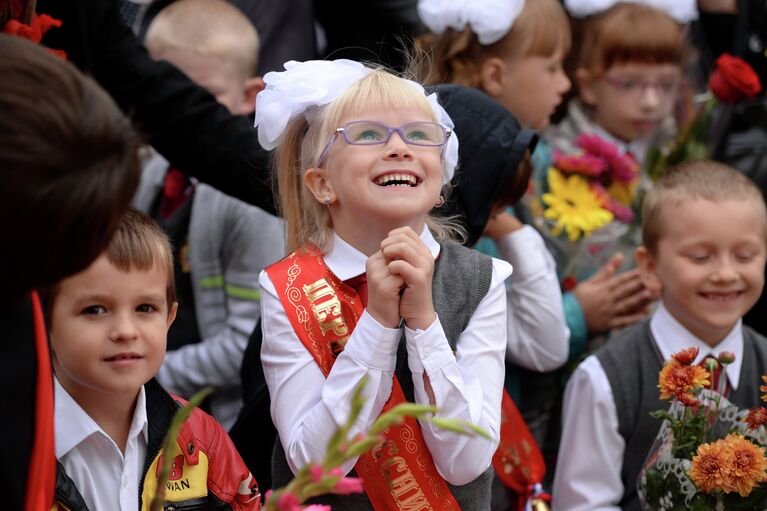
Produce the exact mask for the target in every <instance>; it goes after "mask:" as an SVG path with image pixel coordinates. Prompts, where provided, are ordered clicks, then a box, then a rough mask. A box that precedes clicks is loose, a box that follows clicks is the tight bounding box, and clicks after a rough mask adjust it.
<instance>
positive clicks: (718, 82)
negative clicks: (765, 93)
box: [708, 53, 762, 104]
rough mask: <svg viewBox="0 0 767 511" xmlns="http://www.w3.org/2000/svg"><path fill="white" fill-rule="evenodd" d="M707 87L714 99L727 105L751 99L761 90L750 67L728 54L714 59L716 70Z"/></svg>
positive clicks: (757, 78)
mask: <svg viewBox="0 0 767 511" xmlns="http://www.w3.org/2000/svg"><path fill="white" fill-rule="evenodd" d="M708 87H709V89H711V92H713V93H714V96H715V97H716V99H718V100H719V101H720V102H722V103H728V104H734V103H738V102H740V101H743V100H744V99H748V98H752V97H754V96H756V95H757V94H759V91H761V90H762V84H761V83H760V82H759V77H758V76H757V74H756V73H755V72H754V70H753V69H752V68H751V66H750V65H748V63H747V62H745V61H744V60H742V59H739V58H738V57H733V56H732V55H730V54H728V53H723V54H722V55H721V56H720V57H719V58H718V59H716V70H714V72H713V73H712V74H711V78H709V80H708Z"/></svg>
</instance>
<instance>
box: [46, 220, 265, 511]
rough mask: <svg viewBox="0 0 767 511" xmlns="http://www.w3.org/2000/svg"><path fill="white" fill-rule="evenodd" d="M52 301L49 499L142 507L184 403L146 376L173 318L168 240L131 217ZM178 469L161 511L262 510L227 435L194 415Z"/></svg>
mask: <svg viewBox="0 0 767 511" xmlns="http://www.w3.org/2000/svg"><path fill="white" fill-rule="evenodd" d="M47 306H48V308H49V310H50V340H51V352H52V355H53V367H54V371H55V374H56V378H55V382H54V384H55V403H56V408H55V430H56V457H57V458H58V461H59V476H58V481H57V492H56V499H57V501H58V502H59V503H60V504H62V505H63V506H65V507H66V509H69V510H71V511H79V510H85V509H110V510H111V509H114V510H121V511H127V510H138V509H140V510H142V511H145V510H148V509H149V505H150V502H151V498H152V497H153V495H154V491H155V490H156V488H157V482H158V481H157V477H158V473H159V472H158V465H159V451H160V447H161V444H162V441H163V439H164V436H165V434H166V432H167V430H168V427H169V425H170V421H171V419H172V417H173V415H174V413H175V412H176V411H177V410H178V409H179V407H180V402H178V401H177V400H175V399H174V398H173V397H172V396H170V395H169V394H168V393H167V392H165V390H163V388H162V387H161V386H160V385H159V384H158V383H157V382H156V381H155V380H153V379H152V378H153V377H154V375H155V374H156V373H157V371H158V370H159V369H160V365H161V364H162V360H163V356H164V355H165V342H166V335H167V332H168V328H169V327H170V325H171V323H172V322H173V319H174V318H175V316H176V303H175V287H174V279H173V256H172V251H171V248H170V244H169V243H168V239H167V237H166V236H165V234H164V233H163V232H162V230H161V228H160V227H159V226H158V225H157V224H155V223H154V222H153V221H152V220H151V219H150V218H149V217H147V216H146V215H144V214H143V213H140V212H138V211H135V210H129V211H128V212H127V213H126V214H125V216H124V217H123V218H122V220H121V222H120V224H119V226H118V228H117V232H116V233H115V235H114V237H113V238H112V240H111V241H110V243H109V246H108V247H107V249H106V250H105V251H104V252H103V253H102V254H101V255H100V256H99V257H98V258H97V259H96V260H95V261H94V262H93V264H91V265H90V266H89V267H88V268H86V269H85V270H83V271H82V272H80V273H78V274H76V275H74V276H72V277H69V278H66V279H64V280H62V281H61V282H59V283H58V284H56V285H55V286H53V288H52V289H50V290H48V292H47ZM173 463H174V464H173V468H172V471H171V474H170V476H169V478H170V482H169V484H168V486H167V488H166V491H165V506H168V507H171V506H180V507H183V506H185V505H187V506H188V505H189V504H192V503H193V502H194V503H197V505H200V506H204V507H206V508H208V507H211V508H212V507H215V508H216V509H231V510H246V509H252V510H257V509H259V508H260V495H259V493H258V486H257V485H256V482H255V480H254V479H253V477H252V476H251V475H250V472H248V469H247V468H246V467H245V464H244V463H243V462H242V459H241V458H240V456H239V455H238V454H237V451H236V450H235V449H234V446H233V445H232V443H231V440H229V437H228V436H227V434H226V432H225V431H224V430H223V429H222V428H221V426H220V425H219V424H218V423H217V422H216V421H215V420H214V419H213V418H212V417H210V416H209V415H207V414H205V413H204V412H202V411H201V410H199V409H196V410H194V411H193V412H192V415H191V416H190V418H189V419H188V420H187V421H186V422H185V423H184V426H183V427H182V429H181V432H180V433H179V437H178V443H177V446H176V453H175V455H174V462H173ZM174 482H175V483H174ZM137 497H138V499H137Z"/></svg>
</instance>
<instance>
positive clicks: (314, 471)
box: [309, 465, 323, 483]
mask: <svg viewBox="0 0 767 511" xmlns="http://www.w3.org/2000/svg"><path fill="white" fill-rule="evenodd" d="M309 473H310V474H311V476H312V481H313V482H315V483H319V482H320V481H321V480H322V475H323V473H322V467H320V466H319V465H312V466H311V467H309Z"/></svg>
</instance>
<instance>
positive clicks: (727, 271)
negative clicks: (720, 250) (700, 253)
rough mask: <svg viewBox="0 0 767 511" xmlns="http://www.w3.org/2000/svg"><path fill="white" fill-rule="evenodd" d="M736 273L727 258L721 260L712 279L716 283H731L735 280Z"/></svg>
mask: <svg viewBox="0 0 767 511" xmlns="http://www.w3.org/2000/svg"><path fill="white" fill-rule="evenodd" d="M737 278H738V272H737V271H736V270H735V265H734V264H733V262H732V261H730V260H729V259H728V258H723V259H722V261H721V262H720V263H719V266H718V267H717V268H716V271H715V272H714V275H713V279H714V280H715V281H717V282H733V281H735V280H737Z"/></svg>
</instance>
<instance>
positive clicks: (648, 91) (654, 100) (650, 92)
mask: <svg viewBox="0 0 767 511" xmlns="http://www.w3.org/2000/svg"><path fill="white" fill-rule="evenodd" d="M662 99H663V98H662V97H661V93H660V92H659V91H658V88H657V86H656V85H655V84H647V85H646V86H645V87H644V88H643V89H642V96H641V98H640V104H641V105H642V107H644V108H646V109H655V108H657V107H658V106H659V105H660V104H661V101H662Z"/></svg>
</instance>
